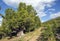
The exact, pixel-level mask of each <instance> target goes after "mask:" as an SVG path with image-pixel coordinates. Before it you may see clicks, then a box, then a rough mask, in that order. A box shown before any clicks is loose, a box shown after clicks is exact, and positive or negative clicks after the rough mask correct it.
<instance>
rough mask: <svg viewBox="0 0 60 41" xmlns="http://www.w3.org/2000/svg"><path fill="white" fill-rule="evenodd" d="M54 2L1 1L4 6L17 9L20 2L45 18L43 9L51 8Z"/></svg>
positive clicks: (48, 0)
mask: <svg viewBox="0 0 60 41" xmlns="http://www.w3.org/2000/svg"><path fill="white" fill-rule="evenodd" d="M54 1H55V0H3V2H5V4H7V5H9V6H12V7H17V6H18V4H19V3H20V2H24V3H26V4H27V5H32V6H33V7H34V8H35V9H36V11H37V13H38V15H39V16H40V17H44V16H46V14H45V12H44V10H45V7H46V6H47V7H52V4H53V3H54Z"/></svg>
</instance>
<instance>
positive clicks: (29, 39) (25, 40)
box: [0, 27, 42, 41]
mask: <svg viewBox="0 0 60 41" xmlns="http://www.w3.org/2000/svg"><path fill="white" fill-rule="evenodd" d="M41 28H42V27H40V28H39V29H36V30H35V31H33V32H30V33H27V34H25V35H24V36H22V37H21V38H20V36H19V37H14V38H12V39H10V40H8V39H7V38H5V39H2V40H0V41H37V40H36V39H37V38H38V37H39V35H40V34H41Z"/></svg>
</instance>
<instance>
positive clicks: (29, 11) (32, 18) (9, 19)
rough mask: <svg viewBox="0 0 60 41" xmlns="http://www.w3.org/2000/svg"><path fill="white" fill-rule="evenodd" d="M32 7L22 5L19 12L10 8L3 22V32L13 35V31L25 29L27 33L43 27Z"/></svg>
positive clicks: (18, 9)
mask: <svg viewBox="0 0 60 41" xmlns="http://www.w3.org/2000/svg"><path fill="white" fill-rule="evenodd" d="M36 15H37V13H36V11H35V10H34V8H33V7H32V6H31V5H26V4H25V3H20V4H19V7H18V8H17V11H15V10H13V9H11V8H8V9H6V11H5V16H4V18H3V22H2V29H3V30H2V31H3V32H4V33H6V35H7V34H8V33H11V32H12V31H13V30H12V29H17V28H23V29H25V31H26V32H30V31H31V30H34V29H35V28H38V27H39V26H40V25H41V22H40V19H39V17H38V16H36Z"/></svg>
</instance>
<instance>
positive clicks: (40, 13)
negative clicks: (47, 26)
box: [37, 12, 46, 18]
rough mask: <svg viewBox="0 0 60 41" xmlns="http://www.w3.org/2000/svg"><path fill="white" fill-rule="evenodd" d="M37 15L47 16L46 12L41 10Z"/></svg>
mask: <svg viewBox="0 0 60 41" xmlns="http://www.w3.org/2000/svg"><path fill="white" fill-rule="evenodd" d="M37 15H38V16H39V17H40V18H41V17H44V16H46V14H45V13H44V12H39V14H37Z"/></svg>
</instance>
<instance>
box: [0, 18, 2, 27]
mask: <svg viewBox="0 0 60 41" xmlns="http://www.w3.org/2000/svg"><path fill="white" fill-rule="evenodd" d="M1 24H2V18H0V26H1Z"/></svg>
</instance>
